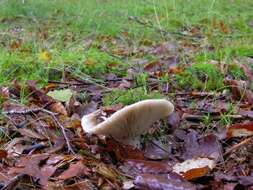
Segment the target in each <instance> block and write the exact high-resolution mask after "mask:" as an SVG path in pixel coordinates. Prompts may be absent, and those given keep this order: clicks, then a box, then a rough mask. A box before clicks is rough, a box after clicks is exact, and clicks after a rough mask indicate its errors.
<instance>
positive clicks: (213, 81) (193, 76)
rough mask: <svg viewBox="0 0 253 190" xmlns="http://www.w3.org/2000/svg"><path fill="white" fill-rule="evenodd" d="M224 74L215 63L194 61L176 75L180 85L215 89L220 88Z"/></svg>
mask: <svg viewBox="0 0 253 190" xmlns="http://www.w3.org/2000/svg"><path fill="white" fill-rule="evenodd" d="M223 78H224V76H223V75H222V73H221V72H220V71H219V70H218V68H217V67H216V65H213V64H207V63H196V64H194V65H192V66H191V67H189V68H187V69H186V70H185V71H184V72H182V73H180V74H178V75H177V76H176V80H177V82H178V84H179V86H180V87H182V88H190V89H198V90H203V89H205V90H207V91H210V90H217V89H219V88H222V87H223V86H224V85H223Z"/></svg>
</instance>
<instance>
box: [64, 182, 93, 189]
mask: <svg viewBox="0 0 253 190" xmlns="http://www.w3.org/2000/svg"><path fill="white" fill-rule="evenodd" d="M64 189H65V190H84V189H85V190H94V189H96V187H95V186H94V185H93V184H92V183H91V181H89V180H84V181H80V182H77V183H74V184H71V185H66V186H64Z"/></svg>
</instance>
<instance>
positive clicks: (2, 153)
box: [0, 149, 8, 159]
mask: <svg viewBox="0 0 253 190" xmlns="http://www.w3.org/2000/svg"><path fill="white" fill-rule="evenodd" d="M7 155H8V153H7V151H6V150H3V149H0V159H2V158H6V157H7Z"/></svg>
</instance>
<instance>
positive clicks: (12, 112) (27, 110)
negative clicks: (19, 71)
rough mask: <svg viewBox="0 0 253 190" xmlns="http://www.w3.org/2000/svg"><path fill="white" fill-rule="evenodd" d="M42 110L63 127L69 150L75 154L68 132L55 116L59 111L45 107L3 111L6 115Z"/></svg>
mask: <svg viewBox="0 0 253 190" xmlns="http://www.w3.org/2000/svg"><path fill="white" fill-rule="evenodd" d="M40 111H41V112H44V113H46V114H48V115H50V116H51V118H52V119H53V120H54V122H55V123H56V125H57V126H58V127H60V128H61V131H62V134H63V136H64V139H65V141H66V144H67V147H68V151H69V152H71V153H73V154H75V152H74V150H73V149H72V147H71V144H70V141H69V139H68V137H67V134H66V131H65V128H64V126H63V125H62V124H61V123H60V122H59V120H58V119H57V118H56V116H55V115H57V113H54V112H51V111H48V110H46V109H44V108H33V109H26V110H22V111H15V110H11V111H6V112H3V114H6V115H8V114H29V113H36V112H40Z"/></svg>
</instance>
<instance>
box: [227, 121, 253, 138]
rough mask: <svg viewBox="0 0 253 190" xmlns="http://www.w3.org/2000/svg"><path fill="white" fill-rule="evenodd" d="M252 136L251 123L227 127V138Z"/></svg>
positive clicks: (252, 126) (252, 123)
mask: <svg viewBox="0 0 253 190" xmlns="http://www.w3.org/2000/svg"><path fill="white" fill-rule="evenodd" d="M252 135H253V122H249V123H245V124H241V123H238V124H234V125H232V126H230V127H228V130H227V137H228V138H231V137H247V136H252Z"/></svg>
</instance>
